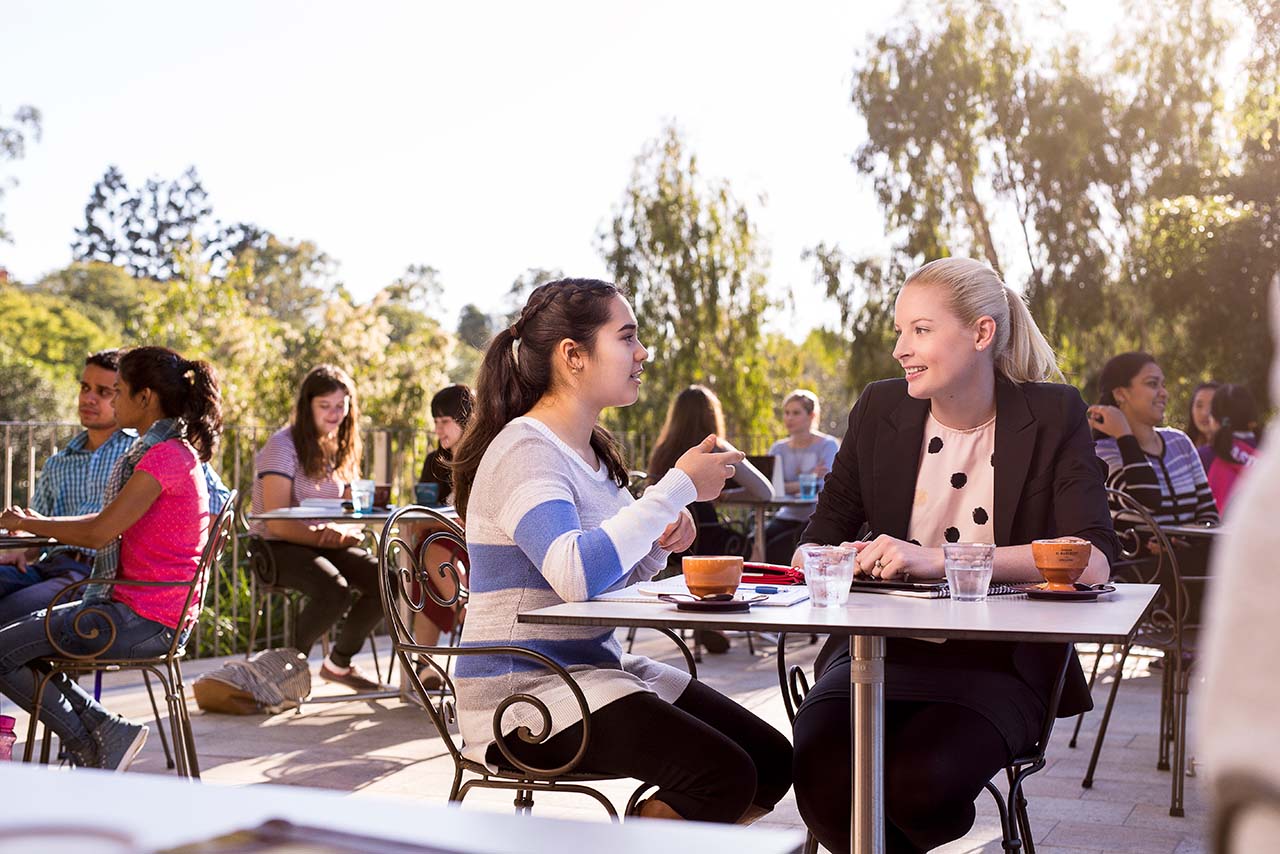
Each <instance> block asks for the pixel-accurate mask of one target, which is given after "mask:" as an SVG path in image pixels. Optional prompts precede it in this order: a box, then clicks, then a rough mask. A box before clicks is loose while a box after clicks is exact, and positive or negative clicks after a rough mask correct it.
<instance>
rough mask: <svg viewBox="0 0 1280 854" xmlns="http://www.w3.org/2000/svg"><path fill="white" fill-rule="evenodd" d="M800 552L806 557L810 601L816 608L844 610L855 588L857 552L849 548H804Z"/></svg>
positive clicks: (805, 565) (805, 564) (805, 568)
mask: <svg viewBox="0 0 1280 854" xmlns="http://www.w3.org/2000/svg"><path fill="white" fill-rule="evenodd" d="M800 551H801V553H802V554H803V555H804V581H805V584H806V585H808V587H809V601H810V602H812V603H813V606H814V607H815V608H843V607H844V606H845V603H847V602H848V601H849V588H850V587H851V586H853V566H854V558H856V557H857V555H858V550H857V549H855V548H852V547H850V546H805V547H804V548H803V549H801V550H800Z"/></svg>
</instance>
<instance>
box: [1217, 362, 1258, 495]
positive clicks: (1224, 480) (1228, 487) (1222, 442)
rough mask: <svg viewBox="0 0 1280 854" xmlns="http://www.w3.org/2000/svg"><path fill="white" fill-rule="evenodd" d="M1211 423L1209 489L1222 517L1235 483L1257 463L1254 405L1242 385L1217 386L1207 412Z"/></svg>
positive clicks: (1256, 417) (1256, 424)
mask: <svg viewBox="0 0 1280 854" xmlns="http://www.w3.org/2000/svg"><path fill="white" fill-rule="evenodd" d="M1209 418H1210V420H1211V421H1212V422H1213V431H1214V432H1213V441H1212V446H1213V461H1212V462H1211V463H1210V464H1209V471H1208V474H1207V476H1208V478H1209V488H1210V489H1211V490H1213V500H1214V501H1215V502H1217V504H1218V512H1219V513H1225V512H1226V509H1227V502H1228V501H1229V500H1230V499H1231V493H1232V492H1233V491H1235V488H1236V480H1237V479H1238V478H1239V477H1240V475H1241V474H1243V473H1244V470H1245V469H1246V468H1248V467H1250V466H1252V465H1253V464H1254V463H1256V462H1257V460H1258V429H1259V421H1258V403H1257V401H1255V400H1254V399H1253V394H1252V393H1251V392H1250V391H1249V389H1248V388H1246V387H1245V386H1242V385H1230V384H1228V385H1224V386H1219V387H1218V389H1217V391H1216V392H1215V393H1214V395H1213V404H1212V407H1211V410H1210V416H1209Z"/></svg>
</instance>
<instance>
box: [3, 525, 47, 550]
mask: <svg viewBox="0 0 1280 854" xmlns="http://www.w3.org/2000/svg"><path fill="white" fill-rule="evenodd" d="M57 544H58V541H57V540H55V539H54V538H53V537H28V536H24V535H22V534H10V533H9V532H8V531H6V530H4V529H3V528H0V552H3V551H9V550H10V549H42V548H44V547H45V546H54V545H57Z"/></svg>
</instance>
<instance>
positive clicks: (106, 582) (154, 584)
mask: <svg viewBox="0 0 1280 854" xmlns="http://www.w3.org/2000/svg"><path fill="white" fill-rule="evenodd" d="M197 577H198V575H197ZM195 583H196V579H195V577H192V579H191V580H188V581H141V580H137V579H95V577H87V579H81V580H79V581H76V583H74V584H68V585H67V586H65V588H63V589H61V590H59V592H58V593H56V594H55V595H54V598H52V599H51V600H50V603H49V608H47V609H46V611H45V638H46V639H47V640H49V645H50V647H52V648H54V652H55V653H56V654H58V656H59V657H61V658H72V659H76V661H92V659H95V658H99V657H101V656H102V654H104V653H105V652H106V650H108V649H110V648H111V644H114V643H115V636H116V634H119V632H118V630H116V627H115V621H114V620H111V616H110V615H109V613H108V612H106V611H104V609H102V608H100V607H97V604H96V603H92V602H90V603H86V604H84V606H83V607H81V609H79V612H78V613H77V615H76V617H74V618H73V620H72V629H74V630H76V634H77V636H79V638H82V639H84V640H96V639H97V636H99V635H100V634H102V630H100V629H96V627H95V629H87V630H86V629H84V627H83V626H82V625H81V620H83V618H84V617H86V616H88V615H96V616H97V617H101V618H102V620H105V621H106V632H108V635H106V643H105V644H102V647H101V649H97V650H96V652H90V653H76V652H70V650H69V649H67V648H65V647H63V645H61V644H60V643H58V639H56V638H54V629H52V617H54V608H56V607H58V606H59V604H65V600H69V598H70V593H72V592H73V590H76V588H83V586H88V585H102V586H134V588H192V586H193V585H195ZM186 606H187V607H189V606H191V598H189V595H188V599H187V603H186ZM179 635H180V632H179V631H175V632H174V641H173V645H172V647H170V652H172V650H173V648H175V645H177V643H178V636H179Z"/></svg>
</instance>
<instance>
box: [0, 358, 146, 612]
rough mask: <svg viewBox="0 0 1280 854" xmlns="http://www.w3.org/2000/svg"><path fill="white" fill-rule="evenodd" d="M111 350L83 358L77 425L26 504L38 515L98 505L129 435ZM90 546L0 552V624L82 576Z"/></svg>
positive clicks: (88, 510) (74, 512) (80, 512)
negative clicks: (121, 421)
mask: <svg viewBox="0 0 1280 854" xmlns="http://www.w3.org/2000/svg"><path fill="white" fill-rule="evenodd" d="M118 358H119V357H118V354H117V351H115V350H102V351H101V352H98V353H93V354H91V355H90V356H89V357H88V358H86V359H85V360H84V370H83V371H82V372H81V373H80V402H79V416H80V426H81V427H83V428H84V430H83V431H82V432H81V433H79V434H77V435H76V436H75V438H73V439H72V440H71V441H70V442H68V443H67V445H66V447H64V448H63V449H62V450H60V451H58V452H57V453H56V454H54V455H53V456H52V457H50V458H49V460H48V461H47V462H46V463H45V464H44V468H43V469H42V470H41V471H40V476H39V478H37V479H36V484H35V489H34V490H33V491H32V494H31V500H30V505H31V509H32V510H35V511H36V512H37V513H40V514H41V515H44V516H84V515H88V514H93V513H98V512H100V511H101V510H102V495H103V492H104V491H105V490H106V487H107V476H108V475H110V474H111V469H112V468H113V467H114V466H115V464H116V461H117V460H118V459H120V457H122V456H123V455H124V452H125V451H127V450H128V449H129V445H131V444H132V443H133V440H134V438H135V437H133V436H130V435H129V434H127V433H125V432H124V431H123V430H121V429H120V428H119V427H118V426H117V425H116V410H115V396H116V368H117V365H118ZM93 555H94V552H93V550H92V549H85V548H78V547H75V546H53V547H51V548H50V549H49V550H48V551H47V552H46V553H45V554H44V557H40V551H39V550H38V549H28V550H25V551H8V552H0V625H5V624H6V623H11V622H13V621H14V620H16V619H18V618H19V617H25V616H26V615H27V614H29V613H31V612H32V611H37V610H39V609H41V608H43V607H45V606H47V605H48V604H49V602H50V600H52V599H53V597H54V596H56V595H57V593H58V591H60V590H62V589H63V588H64V587H66V586H67V585H69V584H73V583H75V582H76V581H79V580H81V579H83V578H84V577H86V576H87V575H88V574H89V570H90V568H91V567H92V565H93Z"/></svg>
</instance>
